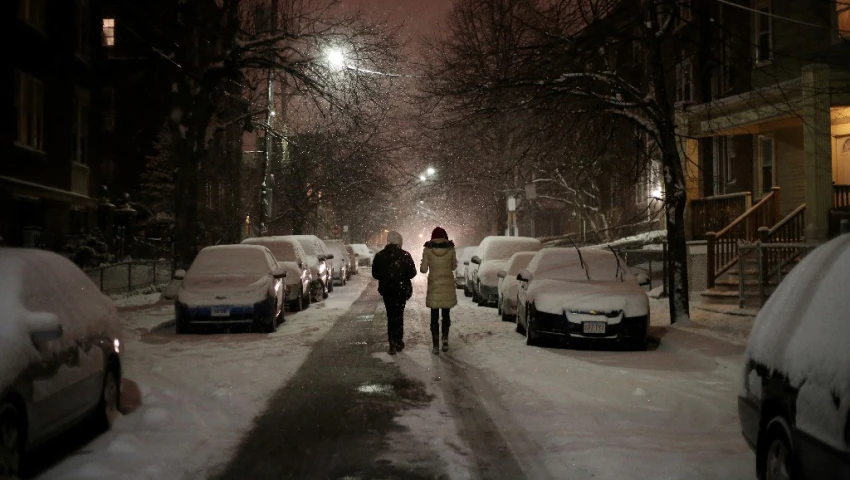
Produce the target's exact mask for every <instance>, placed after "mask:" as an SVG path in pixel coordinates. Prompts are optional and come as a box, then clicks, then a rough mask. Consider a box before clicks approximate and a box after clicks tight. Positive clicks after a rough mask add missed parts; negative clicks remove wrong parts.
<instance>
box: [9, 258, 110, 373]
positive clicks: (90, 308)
mask: <svg viewBox="0 0 850 480" xmlns="http://www.w3.org/2000/svg"><path fill="white" fill-rule="evenodd" d="M0 309H2V311H3V317H2V319H0V385H8V384H9V383H10V382H12V381H13V380H14V379H15V378H17V376H18V375H20V373H21V372H22V371H23V369H24V368H26V366H27V365H28V364H29V363H30V362H33V361H38V360H39V359H40V358H41V357H40V355H39V352H38V351H37V350H36V349H35V347H34V346H33V343H32V340H31V338H30V335H31V333H32V332H35V331H40V330H41V331H43V330H50V329H52V328H55V327H56V326H57V325H61V326H62V329H63V335H62V337H61V338H60V339H58V340H56V341H51V342H49V343H47V344H46V345H45V347H44V348H48V349H49V350H48V351H54V352H59V351H63V350H66V349H72V348H75V346H76V344H77V341H78V340H79V339H83V338H88V337H92V336H97V335H108V336H113V337H117V336H118V332H119V326H118V314H117V312H116V309H115V306H114V305H113V303H112V301H111V300H110V299H109V297H107V296H106V295H104V294H103V293H101V292H100V290H99V289H98V288H97V286H96V285H95V284H94V283H92V281H91V280H90V279H89V278H88V277H87V276H86V274H85V273H83V271H82V270H80V269H79V268H77V266H76V265H74V264H73V263H71V261H70V260H68V259H67V258H65V257H62V256H60V255H57V254H55V253H52V252H47V251H43V250H31V249H19V248H0Z"/></svg>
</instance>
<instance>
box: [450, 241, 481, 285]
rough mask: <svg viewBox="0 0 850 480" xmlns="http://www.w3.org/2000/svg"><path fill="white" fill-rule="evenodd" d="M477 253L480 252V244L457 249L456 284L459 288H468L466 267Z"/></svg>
mask: <svg viewBox="0 0 850 480" xmlns="http://www.w3.org/2000/svg"><path fill="white" fill-rule="evenodd" d="M476 253H478V245H471V246H468V247H460V248H458V249H457V269H455V286H457V288H464V289H465V288H466V269H467V267H468V266H469V260H471V259H472V257H473V256H474V255H475V254H476Z"/></svg>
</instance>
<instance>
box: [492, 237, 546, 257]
mask: <svg viewBox="0 0 850 480" xmlns="http://www.w3.org/2000/svg"><path fill="white" fill-rule="evenodd" d="M541 248H543V245H542V244H541V243H540V240H538V239H536V238H531V237H497V236H491V237H486V238H484V240H482V241H481V245H480V246H479V247H478V249H479V252H480V253H479V254H478V256H479V257H481V262H482V263H483V262H486V261H488V260H507V259H509V258H511V255H513V254H514V253H516V252H536V251H538V250H540V249H541Z"/></svg>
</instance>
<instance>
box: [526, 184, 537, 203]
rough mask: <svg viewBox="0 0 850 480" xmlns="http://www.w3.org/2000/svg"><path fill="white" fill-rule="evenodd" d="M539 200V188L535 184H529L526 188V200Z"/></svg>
mask: <svg viewBox="0 0 850 480" xmlns="http://www.w3.org/2000/svg"><path fill="white" fill-rule="evenodd" d="M536 198H537V186H535V185H534V184H533V183H529V184H527V185H526V186H525V199H526V200H535V199H536Z"/></svg>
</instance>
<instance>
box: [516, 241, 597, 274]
mask: <svg viewBox="0 0 850 480" xmlns="http://www.w3.org/2000/svg"><path fill="white" fill-rule="evenodd" d="M528 271H530V272H531V273H533V274H534V279H535V280H563V281H570V280H587V279H588V277H587V275H588V274H587V270H585V267H584V264H583V262H582V260H581V258H580V257H579V255H578V251H577V250H576V249H575V248H571V247H555V248H544V249H543V250H540V251H539V252H537V254H536V255H534V258H532V259H531V262H529V263H528Z"/></svg>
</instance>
